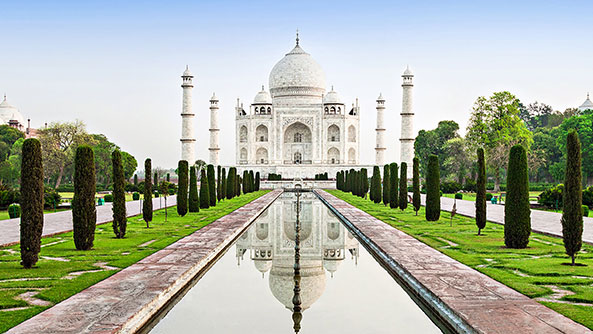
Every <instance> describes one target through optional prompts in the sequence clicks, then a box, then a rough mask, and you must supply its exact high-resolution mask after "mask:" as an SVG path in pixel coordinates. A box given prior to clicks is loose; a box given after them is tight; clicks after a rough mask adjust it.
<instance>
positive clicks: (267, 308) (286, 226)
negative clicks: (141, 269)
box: [151, 193, 441, 334]
mask: <svg viewBox="0 0 593 334" xmlns="http://www.w3.org/2000/svg"><path fill="white" fill-rule="evenodd" d="M296 196H297V195H296V194H295V193H284V194H283V195H281V196H280V197H279V198H278V199H277V200H276V201H275V202H274V203H273V204H272V205H271V206H270V207H269V208H268V209H267V210H266V211H265V212H264V213H263V214H262V215H261V216H260V217H259V218H258V219H257V220H256V221H255V222H254V223H253V225H252V226H251V227H249V228H248V229H247V230H246V231H245V233H244V234H243V235H241V236H240V237H239V238H238V240H237V241H236V243H235V245H234V246H232V247H231V248H229V251H228V252H227V253H226V254H225V255H223V256H222V257H221V258H220V259H219V260H218V262H217V263H216V264H214V266H213V267H212V268H211V269H210V270H209V271H208V272H207V273H206V274H205V275H204V277H202V278H201V279H200V280H199V281H198V282H197V284H196V285H195V286H194V287H192V288H191V289H190V290H189V291H188V292H187V294H186V295H185V296H183V298H181V299H180V300H179V301H178V302H177V304H176V305H175V306H174V307H173V308H172V309H171V310H170V311H169V312H168V314H167V315H165V316H164V317H163V318H162V319H161V320H160V321H159V322H158V323H157V324H156V325H155V326H154V328H152V330H151V333H155V334H156V333H295V329H294V327H295V322H296V323H298V324H297V328H298V329H299V331H298V332H299V333H304V334H307V333H341V334H344V333H422V334H429V333H441V331H440V330H439V328H438V327H437V326H436V325H435V324H434V323H433V322H432V321H431V320H430V319H429V317H428V316H427V315H426V314H424V312H423V311H422V310H421V309H420V308H419V307H418V306H417V305H416V304H415V303H414V301H412V299H411V298H410V297H409V296H408V295H407V293H406V292H405V291H404V290H403V289H402V288H401V287H400V286H399V285H398V284H397V282H396V281H395V280H394V279H393V278H392V277H391V276H390V275H389V274H388V273H387V272H386V271H385V269H383V267H381V265H379V264H378V263H377V262H376V261H375V259H374V258H373V257H372V256H371V255H370V254H369V253H368V252H367V251H366V250H365V249H364V247H362V246H360V245H359V244H358V241H357V240H356V238H354V237H353V236H352V234H350V233H349V232H348V230H347V229H346V228H345V227H344V225H342V224H341V222H340V221H339V220H338V219H337V218H336V217H335V216H334V215H333V214H332V213H331V212H330V211H329V209H328V208H327V207H326V206H325V205H324V204H323V203H322V202H321V201H320V200H318V199H317V198H316V196H315V195H314V194H313V193H301V194H300V195H299V196H300V199H299V209H298V211H299V225H298V227H299V231H298V232H297V231H296V229H295V227H296V225H297V224H296V217H297V198H296ZM297 233H298V241H299V260H298V262H299V267H300V269H299V274H300V275H299V277H300V280H299V287H300V291H299V293H298V295H299V297H300V298H299V302H300V307H301V309H302V313H301V316H302V319H300V320H299V319H298V318H299V317H298V316H294V317H293V314H294V313H295V303H294V302H295V300H294V298H293V297H294V295H295V261H296V260H295V244H296V240H297ZM297 311H298V310H297ZM297 313H298V312H297ZM293 318H294V319H293ZM299 327H300V328H299Z"/></svg>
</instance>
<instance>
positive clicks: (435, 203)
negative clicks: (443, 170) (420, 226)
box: [426, 154, 441, 221]
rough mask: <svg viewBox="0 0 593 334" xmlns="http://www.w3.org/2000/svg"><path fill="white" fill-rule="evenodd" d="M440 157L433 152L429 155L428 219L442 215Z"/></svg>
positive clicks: (436, 218)
mask: <svg viewBox="0 0 593 334" xmlns="http://www.w3.org/2000/svg"><path fill="white" fill-rule="evenodd" d="M440 178H441V176H440V172H439V158H438V157H437V156H436V155H434V154H431V155H430V157H428V167H427V173H426V220H428V221H437V220H439V217H440V216H441V193H440V192H441V189H440V187H441V181H440Z"/></svg>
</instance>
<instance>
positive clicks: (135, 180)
mask: <svg viewBox="0 0 593 334" xmlns="http://www.w3.org/2000/svg"><path fill="white" fill-rule="evenodd" d="M134 185H135V186H136V187H137V186H138V174H134Z"/></svg>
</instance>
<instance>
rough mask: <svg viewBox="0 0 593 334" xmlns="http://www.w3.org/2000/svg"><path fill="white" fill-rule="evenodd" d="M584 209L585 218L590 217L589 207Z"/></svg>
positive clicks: (583, 207) (584, 206)
mask: <svg viewBox="0 0 593 334" xmlns="http://www.w3.org/2000/svg"><path fill="white" fill-rule="evenodd" d="M582 209H583V217H589V207H588V206H586V205H583V206H582Z"/></svg>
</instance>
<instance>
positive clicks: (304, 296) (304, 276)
mask: <svg viewBox="0 0 593 334" xmlns="http://www.w3.org/2000/svg"><path fill="white" fill-rule="evenodd" d="M287 260H290V261H288V262H286V263H283V264H282V266H277V265H276V263H274V264H273V265H272V269H271V271H270V276H269V285H270V290H271V291H272V295H274V297H275V298H276V299H277V300H278V301H279V302H280V303H282V305H284V306H285V307H286V308H287V309H289V310H292V308H293V306H294V305H293V303H292V297H293V296H294V292H293V289H294V269H293V263H292V261H294V260H293V259H292V258H291V259H287ZM324 290H325V272H324V271H323V267H322V263H321V261H315V260H307V259H306V258H304V257H303V258H301V295H300V297H301V307H302V308H303V310H306V309H308V308H309V307H311V305H313V303H315V301H317V299H319V297H321V295H322V294H323V291H324Z"/></svg>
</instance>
